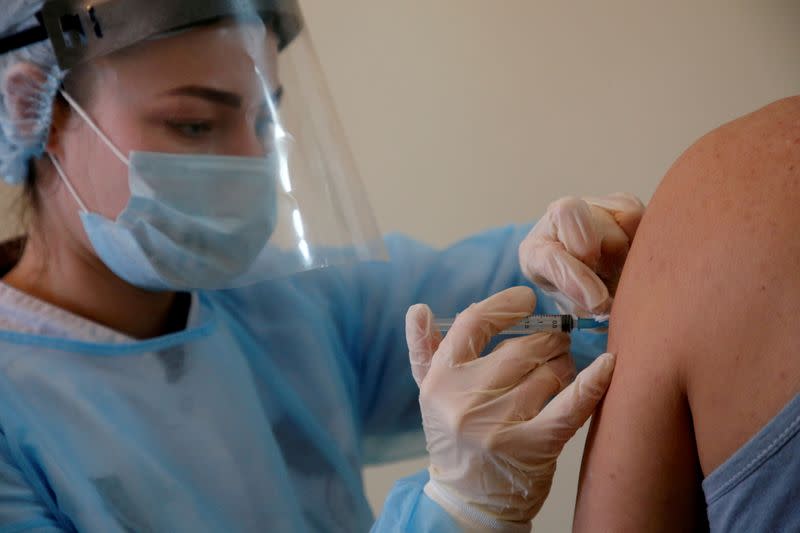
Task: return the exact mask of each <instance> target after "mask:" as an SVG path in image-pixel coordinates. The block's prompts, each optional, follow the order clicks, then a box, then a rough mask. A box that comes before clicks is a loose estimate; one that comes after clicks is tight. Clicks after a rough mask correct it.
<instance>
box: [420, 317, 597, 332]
mask: <svg viewBox="0 0 800 533" xmlns="http://www.w3.org/2000/svg"><path fill="white" fill-rule="evenodd" d="M454 320H455V319H453V318H445V319H441V320H436V321H434V324H435V325H436V327H437V328H438V329H439V330H440V331H441V332H442V333H447V330H449V329H450V328H451V327H452V326H453V322H454ZM607 327H608V322H600V321H598V320H595V319H593V318H576V317H574V316H571V315H530V316H527V317H525V318H523V319H522V320H521V321H520V322H519V323H518V324H517V325H515V326H512V327H510V328H508V329H505V330H503V331H501V332H500V333H498V335H531V334H533V333H555V332H563V333H572V331H573V330H576V329H598V328H607Z"/></svg>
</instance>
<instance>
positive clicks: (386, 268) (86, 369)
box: [0, 226, 606, 533]
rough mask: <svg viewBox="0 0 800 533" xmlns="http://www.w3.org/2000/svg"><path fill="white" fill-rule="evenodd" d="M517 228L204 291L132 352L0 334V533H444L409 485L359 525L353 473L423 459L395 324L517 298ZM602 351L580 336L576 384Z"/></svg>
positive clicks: (359, 491) (599, 339) (418, 484)
mask: <svg viewBox="0 0 800 533" xmlns="http://www.w3.org/2000/svg"><path fill="white" fill-rule="evenodd" d="M528 229H529V228H528V227H522V226H520V227H508V228H504V229H499V230H495V231H492V232H488V233H485V234H482V235H480V236H477V237H473V238H470V239H468V240H465V241H463V242H461V243H459V244H456V245H454V246H452V247H450V248H448V249H446V250H443V251H435V250H432V249H430V248H427V247H425V246H423V245H421V244H419V243H416V242H414V241H411V240H409V239H405V238H402V237H390V238H388V239H387V244H388V247H389V251H390V255H391V257H392V261H390V262H389V263H380V264H379V263H374V264H366V265H359V266H356V267H350V268H347V269H341V268H337V269H334V268H331V269H326V270H321V271H315V272H308V273H304V274H300V275H297V276H294V277H293V278H291V279H290V280H286V279H284V280H281V281H272V282H268V283H263V284H259V285H257V286H252V287H249V288H244V289H239V290H233V291H219V292H207V293H201V294H200V295H199V298H198V301H199V309H196V310H195V312H193V319H192V321H191V322H190V324H189V325H188V327H187V328H186V329H185V330H184V331H182V332H180V333H176V334H173V335H169V336H165V337H160V338H156V339H151V340H146V341H141V342H131V343H127V344H98V343H90V342H82V341H75V340H67V339H58V338H52V337H43V336H35V335H27V334H20V333H13V332H0V364H2V372H0V526H2V527H0V530H2V531H28V530H30V531H76V530H77V531H97V532H104V533H106V532H115V531H135V532H147V531H170V532H173V531H192V532H199V531H343V532H344V531H346V532H354V531H368V530H369V529H370V528H371V527H372V528H373V530H374V531H415V532H422V531H439V532H442V531H444V532H446V531H456V530H457V527H456V525H455V524H454V523H453V522H452V521H451V520H450V518H449V517H448V515H447V514H446V513H445V512H444V511H443V510H441V509H440V508H439V507H438V506H437V505H436V504H435V503H434V502H433V501H431V500H429V499H428V498H427V497H426V496H425V495H424V493H423V492H422V488H423V486H424V484H425V481H426V479H427V475H426V474H425V473H420V474H418V475H416V476H413V477H411V478H408V479H406V480H402V481H400V482H399V483H398V484H397V485H396V487H395V488H394V490H393V491H392V493H391V494H390V495H389V497H388V499H387V501H386V505H385V509H384V512H383V514H382V515H381V516H380V517H378V520H377V522H375V519H374V517H373V515H372V513H371V511H370V508H369V506H368V503H367V500H366V498H365V496H364V490H363V484H362V479H361V471H362V468H363V466H364V465H365V464H368V463H374V462H381V461H387V460H393V459H400V458H403V457H409V456H413V455H416V454H419V453H422V452H424V436H423V435H422V432H421V422H420V414H419V407H418V403H417V398H418V391H417V386H416V384H415V383H414V381H413V379H412V377H411V373H410V370H409V365H408V355H407V347H406V343H405V334H404V315H405V312H406V310H407V308H408V307H409V306H410V305H412V304H414V303H417V302H426V303H428V304H429V305H431V307H432V308H433V310H434V312H436V313H437V314H441V315H453V314H455V313H456V312H458V311H460V310H462V309H463V308H465V307H466V306H468V305H469V304H470V303H472V302H475V301H478V300H480V299H482V298H484V297H486V296H488V295H490V294H492V293H494V292H497V291H499V290H502V289H504V288H507V287H509V286H513V285H517V284H524V283H525V280H524V279H523V277H522V275H521V272H520V270H519V267H518V264H517V246H518V244H519V242H520V240H521V239H522V238H523V237H524V236H525V234H527V231H528ZM539 297H540V300H539V306H538V309H537V311H539V312H554V311H555V309H554V308H553V304H552V302H551V301H549V300H547V299H546V298H545V297H543V296H542V295H541V294H539ZM605 340H606V339H605V336H604V335H596V334H595V335H592V334H578V335H576V336H575V337H574V341H573V349H574V351H575V354H576V357H577V360H578V364H579V366H584V365H585V364H586V363H587V362H588V361H590V360H591V359H592V358H593V357H594V356H596V355H597V354H599V353H600V352H602V351H603V349H604V346H605Z"/></svg>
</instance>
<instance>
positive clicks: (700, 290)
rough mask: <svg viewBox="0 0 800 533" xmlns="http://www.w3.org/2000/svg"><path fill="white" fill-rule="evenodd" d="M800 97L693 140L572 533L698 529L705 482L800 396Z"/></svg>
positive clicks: (645, 247) (632, 268)
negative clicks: (707, 476) (717, 468)
mask: <svg viewBox="0 0 800 533" xmlns="http://www.w3.org/2000/svg"><path fill="white" fill-rule="evenodd" d="M798 316H800V99H798V98H794V99H788V100H783V101H781V102H777V103H776V104H773V105H771V106H768V107H767V108H764V109H762V110H760V111H757V112H756V113H754V114H752V115H749V116H746V117H744V118H742V119H739V120H738V121H735V122H733V123H731V124H728V125H726V126H724V127H722V128H720V129H719V130H717V131H715V132H713V133H711V134H710V135H708V136H706V137H704V138H703V139H701V140H700V141H699V142H698V143H697V144H696V145H695V146H693V147H692V148H691V149H690V150H688V151H687V152H686V153H685V154H684V155H683V156H682V157H681V159H680V160H678V162H677V163H676V164H675V165H674V166H673V168H672V169H671V170H670V171H669V173H668V174H667V176H666V177H665V179H664V181H663V183H662V185H661V186H660V188H659V190H658V191H657V193H656V195H655V197H654V199H653V201H652V203H651V205H650V207H649V209H648V212H647V215H646V216H645V219H644V220H643V222H642V225H641V226H640V228H639V232H638V233H637V236H636V241H635V243H634V245H633V248H632V250H631V253H630V256H629V259H628V262H627V264H626V267H625V271H624V273H623V277H622V281H621V283H620V288H619V291H618V293H617V299H616V303H615V306H614V313H613V316H612V319H611V322H612V326H611V337H610V341H609V345H610V351H613V352H615V353H617V356H618V361H617V367H616V370H615V374H614V379H613V382H612V384H611V387H610V389H609V391H608V394H607V396H606V399H605V401H604V404H603V406H602V407H601V410H600V411H599V412H598V414H597V415H596V416H595V419H594V422H593V424H592V429H591V432H590V437H589V441H588V442H587V448H586V451H585V455H584V463H583V467H582V471H581V485H580V488H579V493H578V501H577V508H576V515H575V526H574V527H575V529H576V530H579V531H583V530H586V531H615V532H616V531H681V530H691V529H694V528H696V527H698V526H702V525H703V523H704V521H705V504H704V500H703V497H702V492H701V486H700V483H701V481H702V478H703V476H704V475H708V474H709V473H710V472H711V471H712V470H713V469H714V468H716V467H717V466H719V465H720V464H722V463H723V462H724V461H725V460H726V459H727V458H728V457H730V456H731V455H732V454H733V452H735V451H736V450H737V449H738V448H739V447H741V446H742V445H743V444H744V443H745V442H746V441H747V440H748V439H749V438H750V437H751V436H752V435H754V434H755V433H756V432H758V430H759V429H760V428H761V427H763V426H764V425H765V424H766V423H767V422H768V421H769V420H770V419H771V418H772V417H773V416H775V415H776V414H777V413H778V412H779V411H780V410H781V408H782V407H783V406H784V405H785V404H786V403H787V402H788V401H789V400H791V398H792V397H793V396H794V395H795V394H796V393H797V392H798V391H800V357H798V344H799V343H800V334H798V333H797V331H798V326H797V324H796V320H797V317H798Z"/></svg>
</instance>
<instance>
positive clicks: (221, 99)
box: [164, 85, 242, 109]
mask: <svg viewBox="0 0 800 533" xmlns="http://www.w3.org/2000/svg"><path fill="white" fill-rule="evenodd" d="M164 94H166V95H169V96H192V97H194V98H202V99H203V100H208V101H209V102H212V103H215V104H222V105H224V106H227V107H233V108H235V109H239V108H240V107H242V97H241V96H239V95H238V94H234V93H231V92H227V91H220V90H219V89H212V88H211V87H203V86H201V85H186V86H184V87H178V88H176V89H171V90H169V91H167V92H165V93H164Z"/></svg>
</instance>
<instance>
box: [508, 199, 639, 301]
mask: <svg viewBox="0 0 800 533" xmlns="http://www.w3.org/2000/svg"><path fill="white" fill-rule="evenodd" d="M643 215H644V204H643V203H642V202H641V201H640V200H639V199H638V198H636V197H635V196H633V195H632V194H627V193H618V194H612V195H609V196H604V197H602V198H583V199H579V198H572V197H567V198H562V199H560V200H557V201H556V202H554V203H552V204H550V206H549V207H548V208H547V212H546V213H545V214H544V216H543V217H542V219H541V220H540V221H539V223H538V224H536V226H535V227H534V228H533V230H532V231H531V233H530V234H529V235H528V236H527V237H526V238H525V240H524V241H523V242H522V244H521V245H520V248H519V259H520V266H521V267H522V272H523V273H524V274H525V275H526V276H527V277H528V278H529V279H530V280H531V281H532V282H534V283H535V284H536V285H538V286H539V287H541V288H542V289H543V290H544V291H546V292H547V293H548V294H551V295H552V296H553V297H554V299H555V300H556V302H557V303H558V305H559V307H560V308H561V311H562V312H564V313H568V314H572V315H577V316H588V315H606V314H608V313H610V311H611V304H612V303H613V301H614V293H615V292H616V290H617V284H618V283H619V277H620V274H621V273H622V267H623V266H624V265H625V259H626V258H627V257H628V250H629V249H630V245H631V242H632V241H633V237H634V235H635V233H636V229H637V228H638V227H639V222H640V221H641V220H642V216H643Z"/></svg>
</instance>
